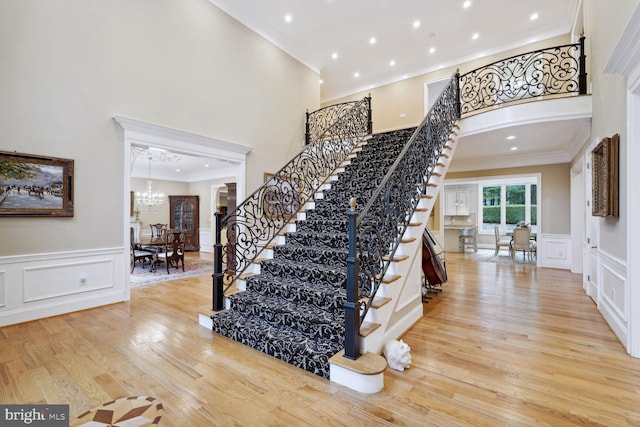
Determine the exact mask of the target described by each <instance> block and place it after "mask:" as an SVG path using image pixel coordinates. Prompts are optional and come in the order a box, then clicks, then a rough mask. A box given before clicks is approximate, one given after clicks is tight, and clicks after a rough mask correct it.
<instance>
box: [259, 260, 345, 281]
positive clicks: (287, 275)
mask: <svg viewBox="0 0 640 427" xmlns="http://www.w3.org/2000/svg"><path fill="white" fill-rule="evenodd" d="M260 273H261V274H264V275H266V276H268V277H272V278H277V277H282V278H283V279H287V280H299V281H303V282H309V283H311V284H314V285H322V286H328V287H335V288H345V287H346V280H347V272H346V269H343V270H338V269H335V270H320V269H318V268H316V267H315V266H313V265H308V266H304V267H302V266H299V265H297V266H291V265H288V264H282V263H278V262H276V261H273V260H268V261H263V262H262V263H261V265H260Z"/></svg>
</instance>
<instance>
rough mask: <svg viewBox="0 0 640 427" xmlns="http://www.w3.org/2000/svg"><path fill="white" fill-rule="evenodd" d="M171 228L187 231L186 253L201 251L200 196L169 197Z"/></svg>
mask: <svg viewBox="0 0 640 427" xmlns="http://www.w3.org/2000/svg"><path fill="white" fill-rule="evenodd" d="M169 209H170V216H171V218H170V221H169V222H170V223H169V228H172V229H177V230H185V235H186V243H185V247H184V249H185V251H199V250H200V217H199V215H200V196H169Z"/></svg>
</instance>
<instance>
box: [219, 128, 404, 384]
mask: <svg viewBox="0 0 640 427" xmlns="http://www.w3.org/2000/svg"><path fill="white" fill-rule="evenodd" d="M413 130H414V129H404V130H400V131H393V132H387V133H383V134H377V135H374V136H373V137H372V138H371V139H370V140H369V141H368V143H367V144H366V145H364V146H363V149H362V151H360V152H359V153H358V155H357V157H355V158H354V159H353V160H352V161H351V164H350V165H349V166H347V167H346V169H345V171H344V172H343V173H341V174H340V175H339V179H338V180H337V181H335V182H333V183H332V186H331V189H329V190H327V191H326V192H325V193H324V198H321V199H317V200H316V204H315V205H316V206H315V209H312V210H309V211H307V215H306V220H304V221H297V222H296V231H295V232H289V233H287V234H286V236H285V242H286V243H285V244H284V245H280V246H276V247H274V250H273V259H268V260H264V261H262V262H261V264H260V274H257V275H254V276H251V277H249V278H247V281H246V283H247V290H246V291H245V292H241V293H237V294H234V295H231V296H230V297H229V299H230V302H231V304H230V309H229V310H226V311H224V312H222V313H220V314H217V315H215V316H213V318H212V319H213V331H214V332H216V333H218V334H221V335H224V336H227V337H229V338H232V339H234V340H236V341H238V342H241V343H243V344H245V345H248V346H250V347H253V348H255V349H257V350H260V351H262V352H264V353H267V354H270V355H271V356H274V357H277V358H278V359H281V360H283V361H285V362H288V363H291V364H293V365H295V366H297V367H300V368H302V369H305V370H307V371H309V372H312V373H314V374H316V375H319V376H321V377H324V378H329V358H330V357H331V356H333V355H334V354H335V353H337V352H338V351H340V350H341V349H342V348H343V347H344V308H343V306H344V303H345V301H346V275H347V271H346V258H347V247H348V239H347V214H346V212H347V210H348V208H349V200H350V199H351V197H356V199H357V201H358V207H359V208H362V207H363V206H364V205H365V204H366V203H367V201H368V199H369V197H370V196H371V194H372V193H373V191H374V190H375V188H376V186H377V185H378V184H379V183H380V182H381V181H382V179H383V178H384V176H385V174H386V173H387V171H388V169H389V167H391V165H392V164H393V162H394V161H395V160H396V157H397V156H398V154H399V153H400V151H401V150H402V148H403V146H404V144H405V143H406V142H407V141H408V140H409V138H410V137H411V134H412V133H413Z"/></svg>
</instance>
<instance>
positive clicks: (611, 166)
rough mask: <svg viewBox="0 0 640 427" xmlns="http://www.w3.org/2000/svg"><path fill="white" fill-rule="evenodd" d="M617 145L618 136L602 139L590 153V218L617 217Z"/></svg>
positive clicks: (618, 141)
mask: <svg viewBox="0 0 640 427" xmlns="http://www.w3.org/2000/svg"><path fill="white" fill-rule="evenodd" d="M619 145H620V137H619V136H618V134H615V135H613V136H612V137H611V138H603V139H602V141H600V143H598V145H597V146H596V148H594V149H593V150H592V151H591V164H592V165H593V169H592V187H591V188H592V199H593V200H592V205H591V215H592V216H612V217H616V218H617V217H618V214H619V213H618V210H619V200H618V199H619V189H618V187H619V176H618V174H619V169H618V168H619V165H618V162H619Z"/></svg>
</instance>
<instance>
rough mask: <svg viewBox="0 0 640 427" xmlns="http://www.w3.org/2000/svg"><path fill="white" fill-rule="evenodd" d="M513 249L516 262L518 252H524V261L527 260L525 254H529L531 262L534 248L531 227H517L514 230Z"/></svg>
mask: <svg viewBox="0 0 640 427" xmlns="http://www.w3.org/2000/svg"><path fill="white" fill-rule="evenodd" d="M511 249H512V252H511V255H512V258H513V260H514V261H515V259H516V258H515V257H516V252H517V251H522V259H523V260H524V259H525V258H524V256H525V253H526V254H528V256H529V261H531V255H532V253H533V251H534V246H533V244H532V242H531V229H530V228H529V227H516V228H514V229H513V242H512V247H511Z"/></svg>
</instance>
